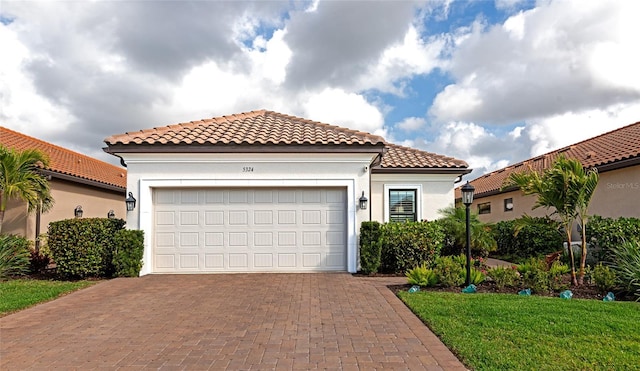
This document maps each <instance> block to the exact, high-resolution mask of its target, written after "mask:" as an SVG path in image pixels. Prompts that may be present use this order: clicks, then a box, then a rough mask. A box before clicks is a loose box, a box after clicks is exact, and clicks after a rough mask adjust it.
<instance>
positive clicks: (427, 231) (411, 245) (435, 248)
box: [380, 221, 444, 273]
mask: <svg viewBox="0 0 640 371" xmlns="http://www.w3.org/2000/svg"><path fill="white" fill-rule="evenodd" d="M380 241H381V248H382V251H381V265H380V269H381V271H383V272H386V273H402V272H406V271H407V270H409V269H411V268H413V267H416V266H418V265H421V264H422V263H424V262H432V261H433V260H434V259H435V258H436V257H438V256H439V254H440V250H441V249H442V244H443V241H444V233H443V232H442V227H441V226H440V225H439V224H437V223H434V222H426V221H420V222H407V223H386V224H383V225H382V228H381V236H380Z"/></svg>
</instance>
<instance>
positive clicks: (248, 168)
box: [242, 166, 253, 173]
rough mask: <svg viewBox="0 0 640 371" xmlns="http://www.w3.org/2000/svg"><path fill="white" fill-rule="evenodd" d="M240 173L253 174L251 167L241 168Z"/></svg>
mask: <svg viewBox="0 0 640 371" xmlns="http://www.w3.org/2000/svg"><path fill="white" fill-rule="evenodd" d="M242 172H243V173H253V166H243V167H242Z"/></svg>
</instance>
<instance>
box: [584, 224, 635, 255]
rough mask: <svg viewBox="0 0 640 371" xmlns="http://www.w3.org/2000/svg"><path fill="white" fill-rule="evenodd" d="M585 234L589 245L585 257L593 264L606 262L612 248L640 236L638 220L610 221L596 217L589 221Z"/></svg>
mask: <svg viewBox="0 0 640 371" xmlns="http://www.w3.org/2000/svg"><path fill="white" fill-rule="evenodd" d="M586 234H587V241H588V242H589V245H590V250H589V255H587V257H590V256H591V258H592V259H593V260H595V262H601V261H607V260H609V258H608V256H607V255H608V254H609V252H610V251H611V250H612V249H613V248H616V247H617V246H620V245H621V244H622V243H623V242H625V241H628V240H632V239H635V238H637V237H638V236H640V219H638V218H618V219H612V218H603V217H600V216H597V215H596V216H593V217H591V218H590V219H589V222H588V223H587V229H586Z"/></svg>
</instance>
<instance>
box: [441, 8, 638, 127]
mask: <svg viewBox="0 0 640 371" xmlns="http://www.w3.org/2000/svg"><path fill="white" fill-rule="evenodd" d="M638 14H640V3H639V2H635V1H625V0H619V1H612V2H602V1H577V0H566V1H549V2H540V3H539V5H538V7H537V8H535V9H532V10H528V11H525V12H522V13H518V14H516V15H514V16H512V17H511V18H509V19H508V20H507V21H506V22H505V23H504V24H503V25H494V26H491V27H488V28H486V29H485V28H480V27H472V29H471V30H470V31H468V33H467V34H466V38H461V39H462V41H461V42H460V44H459V47H458V48H457V49H455V50H454V51H453V54H452V60H451V64H450V67H449V68H450V69H449V71H450V72H451V74H452V76H453V77H454V79H455V80H456V82H455V83H454V84H452V85H449V86H447V87H446V88H445V89H444V90H443V91H442V92H441V93H440V94H439V95H438V96H437V97H436V99H435V100H434V103H433V106H432V108H431V110H430V113H431V114H432V115H434V116H435V117H436V118H437V119H439V120H442V121H451V120H464V121H473V122H487V123H498V124H500V123H511V122H521V121H524V120H531V119H540V118H543V117H547V116H553V115H559V114H563V113H565V112H579V111H581V110H588V109H593V108H594V107H599V108H600V109H607V107H609V106H612V105H616V104H621V103H628V102H633V101H638V100H640V84H639V82H638V79H639V77H638V74H637V71H636V70H637V67H635V66H637V65H638V64H639V63H640V51H639V49H638V48H637V40H636V35H638V34H640V23H639V22H637V21H636V18H637V15H638ZM465 30H467V29H465Z"/></svg>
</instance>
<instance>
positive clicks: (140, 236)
mask: <svg viewBox="0 0 640 371" xmlns="http://www.w3.org/2000/svg"><path fill="white" fill-rule="evenodd" d="M114 243H115V252H114V254H113V266H114V268H115V275H116V276H117V277H138V276H139V275H140V269H141V268H142V254H143V252H144V232H143V231H136V230H129V229H121V230H119V231H117V232H116V234H115V236H114Z"/></svg>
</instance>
